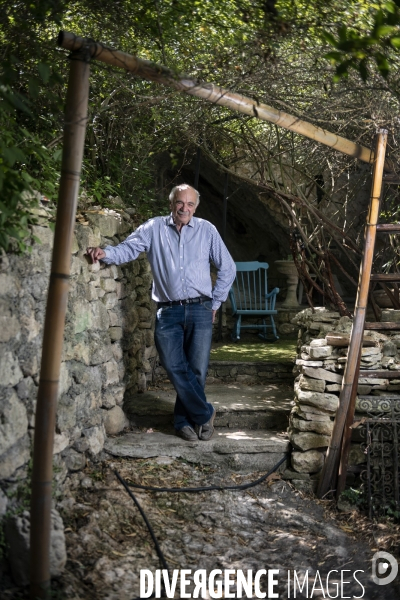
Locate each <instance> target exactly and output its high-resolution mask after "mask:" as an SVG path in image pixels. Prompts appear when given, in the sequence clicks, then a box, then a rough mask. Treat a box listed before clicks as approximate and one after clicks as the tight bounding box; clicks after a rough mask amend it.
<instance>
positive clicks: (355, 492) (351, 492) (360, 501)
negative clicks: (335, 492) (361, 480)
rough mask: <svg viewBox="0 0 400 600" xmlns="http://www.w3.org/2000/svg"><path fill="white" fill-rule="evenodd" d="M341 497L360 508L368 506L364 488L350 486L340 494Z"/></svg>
mask: <svg viewBox="0 0 400 600" xmlns="http://www.w3.org/2000/svg"><path fill="white" fill-rule="evenodd" d="M340 499H341V500H344V501H345V502H348V503H349V504H351V505H352V506H356V507H358V508H365V507H366V502H367V499H366V496H365V490H364V489H363V488H358V489H355V488H352V487H350V488H348V489H346V490H344V491H343V492H342V493H341V494H340Z"/></svg>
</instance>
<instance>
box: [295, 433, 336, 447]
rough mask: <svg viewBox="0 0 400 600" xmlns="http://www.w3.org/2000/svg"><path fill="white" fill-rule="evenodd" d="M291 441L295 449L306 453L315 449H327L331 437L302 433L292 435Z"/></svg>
mask: <svg viewBox="0 0 400 600" xmlns="http://www.w3.org/2000/svg"><path fill="white" fill-rule="evenodd" d="M289 440H290V441H291V442H292V444H293V446H294V447H295V448H299V449H300V450H303V451H306V450H311V449H313V448H326V447H327V446H328V445H329V441H330V436H329V435H321V434H318V433H313V432H311V431H309V432H300V433H297V432H295V433H290V434H289Z"/></svg>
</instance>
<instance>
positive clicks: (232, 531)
mask: <svg viewBox="0 0 400 600" xmlns="http://www.w3.org/2000/svg"><path fill="white" fill-rule="evenodd" d="M113 469H117V470H118V471H119V472H120V474H121V475H122V476H123V477H124V478H125V479H126V480H128V481H135V482H140V483H141V484H145V485H152V486H168V487H175V486H179V487H182V486H199V485H210V484H217V485H220V484H223V483H227V484H228V485H232V484H235V483H238V484H239V483H242V482H244V481H249V480H251V479H253V478H254V479H255V478H257V476H259V475H260V474H254V476H253V475H252V476H249V475H237V474H232V475H230V476H229V478H228V480H227V479H226V477H227V476H226V475H224V478H225V479H224V481H221V479H220V478H221V474H220V473H219V472H218V471H217V470H213V469H212V468H204V467H203V468H201V467H198V466H193V465H192V464H189V463H187V462H184V461H182V460H179V459H175V460H174V459H172V458H167V457H159V458H158V459H140V460H132V459H129V460H128V459H113V460H108V461H105V462H103V463H99V464H98V465H97V466H91V467H90V468H87V469H86V471H85V472H84V473H79V474H78V473H76V474H73V475H72V477H71V478H68V479H69V481H68V479H67V480H66V482H65V491H66V493H67V494H69V496H68V497H65V498H64V499H63V501H62V502H61V503H60V505H59V506H58V508H59V510H60V511H61V513H62V516H63V519H64V523H65V527H66V538H67V546H68V557H69V559H68V563H67V568H66V571H65V573H64V575H63V576H62V579H61V580H60V581H59V582H58V583H57V585H56V588H57V591H56V594H57V595H56V598H70V599H74V600H92V599H96V600H101V599H104V600H133V599H134V598H137V597H138V596H139V580H140V570H141V569H147V570H150V571H151V572H152V573H154V572H155V571H156V569H160V561H159V559H158V557H157V554H156V551H155V549H154V545H153V543H152V540H151V537H150V535H149V533H148V530H147V528H146V527H145V525H144V522H143V519H142V517H141V516H140V514H139V512H138V510H137V508H136V507H135V505H134V503H133V501H132V499H131V498H130V497H129V496H128V494H127V493H126V491H125V490H124V488H123V487H122V486H121V484H120V483H119V482H118V481H117V479H116V477H115V475H114V472H113ZM68 487H69V491H67V489H68ZM134 493H135V496H136V497H137V499H138V501H139V503H140V504H141V506H142V507H143V509H144V511H145V513H146V515H147V517H148V519H149V521H150V523H151V525H152V527H153V530H154V533H155V536H156V538H157V539H158V541H159V543H160V547H161V549H162V552H163V554H164V556H165V560H166V561H167V564H168V567H169V568H170V569H171V570H173V569H178V570H181V569H188V570H190V571H191V575H193V573H194V572H195V571H197V570H198V569H205V570H206V572H207V574H206V577H207V578H208V576H209V574H210V573H211V571H213V570H214V569H220V570H222V571H224V570H227V569H231V570H233V571H235V572H236V571H238V570H242V571H243V572H244V574H245V576H246V577H247V575H248V573H247V571H248V570H249V569H251V570H252V575H253V579H254V576H255V574H256V573H257V572H258V571H260V570H262V569H264V570H266V571H268V570H271V569H276V570H279V573H275V574H271V573H270V574H269V576H270V578H272V577H273V578H274V579H275V580H276V582H277V583H275V584H274V586H273V587H272V588H271V590H270V593H272V592H274V593H277V594H278V595H276V596H272V595H270V593H268V588H267V586H266V582H267V579H268V578H267V577H266V576H262V578H261V589H260V591H261V592H262V590H264V591H265V592H267V595H266V597H276V598H282V599H283V598H294V597H296V598H324V597H326V598H329V597H331V598H360V597H363V598H367V599H372V600H373V599H375V598H376V599H378V598H383V597H384V598H385V600H392V599H393V600H394V599H397V598H398V597H399V586H398V585H395V584H391V585H387V586H385V587H383V586H378V585H376V584H375V583H373V582H372V581H371V558H372V555H373V553H374V551H376V550H377V549H378V547H376V548H371V547H370V545H369V544H368V537H365V536H363V535H362V533H361V532H360V531H358V530H359V529H360V527H361V524H362V523H363V524H364V525H365V521H362V519H361V518H359V517H356V516H351V515H347V517H346V518H344V517H342V518H341V521H340V520H338V519H332V518H331V514H329V510H331V509H330V505H329V503H328V502H316V501H314V500H312V499H310V498H307V497H305V496H304V495H302V494H301V493H299V492H297V491H295V490H294V489H292V488H291V487H290V485H289V484H288V483H287V482H284V481H283V480H280V479H272V480H271V481H269V482H264V483H262V484H260V485H258V486H257V487H254V488H251V489H249V490H246V491H212V492H202V493H195V494H188V493H175V494H170V493H150V492H143V491H135V492H134ZM361 528H362V527H361ZM384 533H387V531H386V532H384ZM370 539H372V538H370ZM385 539H386V541H385V544H386V547H385V548H382V549H386V550H388V551H390V550H392V552H393V549H392V548H389V547H388V544H389V545H390V542H388V538H387V537H386V538H385ZM378 543H379V540H378ZM288 571H289V582H290V590H288ZM294 571H295V572H296V575H295V573H294ZM330 571H331V573H330V575H329V578H328V582H327V575H328V573H329V572H330ZM332 571H334V572H332ZM355 571H358V573H355ZM305 573H307V575H308V584H307V582H306V584H305V585H304V587H303V591H302V592H300V590H299V584H298V583H297V580H298V581H299V582H300V584H301V583H302V582H303V578H304V575H305ZM230 577H231V579H234V575H231V576H230ZM189 578H190V576H189ZM296 578H297V579H296ZM341 580H342V581H343V583H341ZM397 580H398V581H399V580H400V578H399V577H397ZM205 581H207V579H206V580H205ZM346 582H349V583H346ZM295 583H296V594H295V590H294V584H295ZM217 585H218V584H217ZM190 589H191V588H190V586H189V587H188V588H187V591H188V590H190ZM244 589H245V588H244ZM225 591H226V590H225ZM227 591H228V594H229V592H230V593H231V594H234V595H231V596H230V597H237V595H236V591H235V587H234V586H232V587H230V588H229V589H228V590H227ZM15 592H16V590H14V595H13V596H12V595H6V596H5V598H7V600H8V599H9V598H13V600H14V598H15V599H16V598H18V597H21V598H23V597H24V595H23V594H22V595H19V596H18V595H16V594H15ZM255 592H257V588H256V589H255ZM10 593H11V590H10ZM228 594H225V595H223V596H222V597H229V596H228ZM328 594H330V595H328ZM174 597H175V598H179V597H181V595H180V589H179V580H178V586H177V592H176V594H175V596H174ZM188 597H190V596H188ZM200 597H206V598H208V597H210V596H209V595H208V594H207V593H206V594H201V595H200ZM243 597H246V596H245V594H243ZM253 597H257V596H256V595H253Z"/></svg>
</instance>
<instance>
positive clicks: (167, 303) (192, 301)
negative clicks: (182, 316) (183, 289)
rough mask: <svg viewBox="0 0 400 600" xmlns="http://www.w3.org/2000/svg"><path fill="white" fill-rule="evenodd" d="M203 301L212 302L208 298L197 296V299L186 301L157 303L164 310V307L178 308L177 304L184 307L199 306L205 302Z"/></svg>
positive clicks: (187, 299)
mask: <svg viewBox="0 0 400 600" xmlns="http://www.w3.org/2000/svg"><path fill="white" fill-rule="evenodd" d="M203 300H211V298H209V297H208V296H197V297H196V298H186V299H185V300H170V301H169V302H157V308H162V307H163V306H176V305H177V304H181V305H182V306H183V305H185V304H198V303H199V302H203Z"/></svg>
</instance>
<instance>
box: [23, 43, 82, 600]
mask: <svg viewBox="0 0 400 600" xmlns="http://www.w3.org/2000/svg"><path fill="white" fill-rule="evenodd" d="M70 58H71V65H70V73H69V82H68V91H67V99H66V108H65V124H64V142H63V155H62V166H61V180H60V188H59V194H58V205H57V218H56V227H55V233H54V247H53V256H52V265H51V274H50V286H49V291H48V297H47V307H46V317H45V324H44V333H43V349H42V362H41V369H40V382H39V390H38V397H37V405H36V418H35V437H34V450H33V472H32V498H31V532H30V581H31V589H30V593H31V598H32V600H33V599H35V600H37V599H40V600H42V599H46V598H48V597H49V594H50V530H51V485H52V475H53V443H54V430H55V420H56V407H57V394H58V381H59V376H60V366H61V353H62V347H63V338H64V326H65V314H66V309H67V298H68V289H69V275H70V263H71V249H72V237H73V232H74V226H75V216H76V206H77V200H78V190H79V179H80V172H81V166H82V156H83V147H84V140H85V133H86V123H87V107H88V96H89V59H90V55H89V54H88V53H87V52H85V49H84V48H80V50H79V51H78V52H73V53H72V55H71V57H70Z"/></svg>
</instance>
